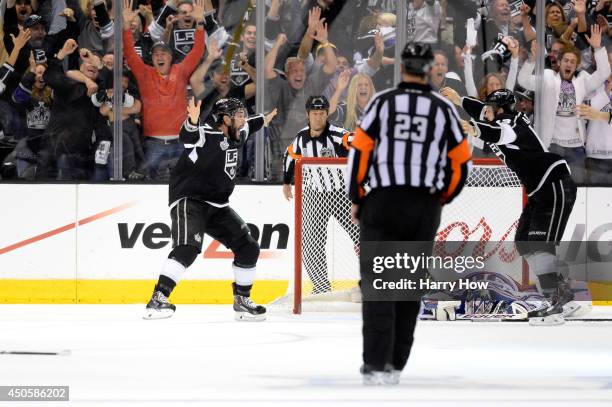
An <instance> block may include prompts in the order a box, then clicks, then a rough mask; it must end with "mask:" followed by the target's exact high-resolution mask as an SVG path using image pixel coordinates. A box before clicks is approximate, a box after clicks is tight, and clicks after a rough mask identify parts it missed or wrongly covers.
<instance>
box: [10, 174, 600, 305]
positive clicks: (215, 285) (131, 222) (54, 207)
mask: <svg viewBox="0 0 612 407" xmlns="http://www.w3.org/2000/svg"><path fill="white" fill-rule="evenodd" d="M483 193H488V194H493V200H495V199H501V198H502V196H503V195H502V193H501V191H488V190H484V189H483V188H478V189H477V191H470V190H469V189H466V191H465V195H466V197H467V196H468V195H469V194H477V195H476V196H482V194H483ZM167 194H168V192H167V186H163V185H89V184H83V185H32V184H25V185H17V184H10V185H0V195H1V196H3V197H10V198H9V199H4V200H3V203H2V210H1V211H0V224H1V225H3V232H2V234H0V302H3V303H138V302H145V301H146V300H147V297H148V296H149V295H150V292H151V289H152V287H153V285H154V282H155V280H156V279H157V276H158V275H159V272H160V268H161V264H162V262H163V261H164V259H165V258H166V257H167V255H168V252H169V251H170V249H171V239H170V226H169V225H170V216H169V210H168V206H167ZM503 201H505V200H503ZM458 202H460V201H458ZM231 205H232V207H233V208H234V209H235V210H236V211H237V212H238V213H239V214H240V215H241V216H242V218H243V219H244V220H245V221H246V222H247V223H249V224H250V225H251V230H252V231H254V233H255V235H257V236H256V237H257V238H258V241H259V242H260V245H261V247H262V251H261V257H260V260H259V262H258V271H257V284H256V285H255V287H254V297H255V299H257V300H258V301H270V300H272V299H274V298H277V297H279V296H281V295H283V294H284V293H285V292H286V287H287V281H288V280H289V278H290V276H291V273H293V259H294V250H293V222H294V214H293V210H294V205H293V202H287V201H286V200H285V199H284V198H283V196H282V189H281V186H252V185H248V186H246V185H245V186H237V187H236V190H235V192H234V194H233V195H232V198H231ZM462 207H463V206H462ZM468 207H469V206H468ZM451 209H452V208H450V207H449V208H447V211H448V212H449V213H451V212H452V213H453V215H452V216H450V217H451V218H452V219H448V218H449V216H448V215H446V216H445V217H443V223H442V225H441V229H442V228H444V227H445V226H448V224H449V223H451V222H457V221H461V222H465V223H466V224H468V226H469V227H470V228H476V226H477V225H476V224H475V222H477V220H478V219H477V218H475V217H474V216H473V213H470V211H465V210H460V211H458V212H456V211H452V210H451ZM494 209H496V210H499V208H494ZM611 209H612V188H589V189H585V188H581V189H579V192H578V199H577V201H576V206H575V208H574V211H573V213H572V216H571V217H570V220H569V223H568V227H567V228H566V232H565V235H564V240H570V239H572V240H579V241H584V240H586V239H587V237H588V239H589V240H598V241H599V242H600V244H599V245H598V251H599V256H600V257H601V256H604V255H606V254H607V255H608V257H610V256H609V254H610V251H611V248H610V245H609V242H610V241H611V240H612V210H611ZM517 213H518V212H517ZM587 214H588V216H587ZM510 217H512V216H510ZM496 219H497V220H496ZM510 221H511V219H509V216H508V214H507V213H504V216H494V217H493V216H489V217H488V218H487V222H488V224H489V226H490V227H491V228H493V229H494V230H499V231H505V230H507V228H508V223H509V222H510ZM231 258H232V254H231V252H229V251H227V250H226V249H225V248H224V247H223V246H221V245H219V244H218V242H215V241H213V240H212V239H210V238H209V237H208V236H207V237H206V238H205V239H204V242H203V249H202V254H201V255H200V256H199V257H198V259H197V260H196V262H195V263H194V265H193V266H192V267H190V269H189V270H188V272H187V273H186V275H185V277H184V279H183V280H182V282H181V284H179V286H178V288H177V290H176V292H175V293H173V301H176V302H177V303H227V302H229V301H230V300H231V289H230V283H231V281H232V280H233V274H232V271H231V265H230V264H231V261H230V259H231ZM587 267H588V268H589V275H590V276H596V278H593V277H591V278H590V279H592V280H593V279H595V280H597V281H599V282H601V283H604V284H603V285H600V286H599V288H598V290H600V291H602V292H603V293H604V297H605V296H606V295H607V293H608V292H609V291H610V290H609V289H608V288H607V286H608V285H607V284H605V283H606V282H612V276H610V274H611V272H610V270H612V267H610V263H592V264H587ZM602 287H603V288H602ZM602 298H603V297H602ZM608 298H612V296H610V295H608Z"/></svg>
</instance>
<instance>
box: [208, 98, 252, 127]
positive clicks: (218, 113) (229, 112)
mask: <svg viewBox="0 0 612 407" xmlns="http://www.w3.org/2000/svg"><path fill="white" fill-rule="evenodd" d="M238 110H244V112H245V113H246V108H245V107H244V104H243V103H242V102H241V101H240V99H236V98H222V99H219V100H217V101H216V102H215V104H214V105H213V108H212V110H211V112H210V113H211V114H212V116H213V119H214V121H215V122H216V123H220V122H221V120H222V119H223V116H230V117H231V116H233V115H234V114H235V113H236V112H237V111H238Z"/></svg>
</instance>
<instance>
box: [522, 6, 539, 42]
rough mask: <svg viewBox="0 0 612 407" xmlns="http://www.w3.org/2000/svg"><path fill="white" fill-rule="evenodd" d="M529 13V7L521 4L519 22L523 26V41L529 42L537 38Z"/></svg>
mask: <svg viewBox="0 0 612 407" xmlns="http://www.w3.org/2000/svg"><path fill="white" fill-rule="evenodd" d="M530 12H531V7H529V6H528V5H527V4H523V5H522V6H521V21H522V23H523V24H522V25H523V34H524V35H525V41H527V42H529V41H532V40H535V39H536V38H537V35H536V32H535V29H534V28H533V26H532V25H531V18H530V17H529V13H530Z"/></svg>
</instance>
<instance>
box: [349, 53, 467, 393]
mask: <svg viewBox="0 0 612 407" xmlns="http://www.w3.org/2000/svg"><path fill="white" fill-rule="evenodd" d="M432 64H433V53H432V50H431V48H430V46H429V45H425V44H415V43H409V44H407V45H406V47H405V48H404V50H403V52H402V79H403V82H402V83H400V84H399V85H398V86H397V87H396V88H392V89H388V90H385V91H382V92H380V93H378V94H376V95H375V96H374V98H373V99H372V101H370V104H369V106H367V107H366V110H365V113H364V116H363V117H362V119H361V123H360V125H359V127H358V128H357V130H356V134H355V138H354V139H353V141H352V143H351V148H350V152H349V159H348V168H347V172H346V177H347V187H348V194H349V198H350V200H351V201H352V208H351V215H352V217H353V221H354V222H359V227H360V244H361V254H362V256H363V254H364V243H365V242H380V241H413V242H416V241H420V242H430V241H433V240H434V237H435V234H436V231H437V229H438V227H439V226H440V216H441V212H442V206H443V205H444V204H447V203H449V202H451V201H452V200H453V199H454V198H455V197H456V196H457V195H458V194H459V192H460V191H461V189H462V188H463V185H464V183H465V180H466V178H467V174H468V170H469V167H470V166H471V154H470V148H469V145H468V142H467V139H466V137H465V135H464V133H463V130H462V128H461V126H460V122H459V116H458V114H457V111H456V110H455V107H454V106H453V105H452V104H451V103H449V102H448V101H447V100H446V99H444V98H443V97H442V96H441V95H439V94H438V93H436V92H434V91H432V88H431V86H430V85H429V84H428V82H427V74H428V72H429V69H430V68H431V66H432ZM366 182H367V183H368V184H369V187H370V191H369V192H368V193H367V194H366V191H365V189H364V185H365V184H366ZM368 264H369V263H367V262H365V261H363V258H362V262H361V266H360V272H361V279H362V289H364V284H368V282H371V281H373V276H374V274H373V270H372V266H371V264H370V265H369V266H368ZM377 276H380V275H377ZM368 288H369V287H368ZM365 292H366V291H365V290H364V294H365ZM419 306H420V302H419V301H368V298H367V296H365V295H364V302H363V307H362V312H363V362H364V365H363V367H362V374H363V380H364V384H369V385H371V384H385V383H386V384H397V383H398V382H399V375H400V373H401V371H402V369H403V368H404V366H405V365H406V362H407V360H408V356H409V354H410V348H411V347H412V341H413V333H414V328H415V325H416V320H417V316H418V313H419Z"/></svg>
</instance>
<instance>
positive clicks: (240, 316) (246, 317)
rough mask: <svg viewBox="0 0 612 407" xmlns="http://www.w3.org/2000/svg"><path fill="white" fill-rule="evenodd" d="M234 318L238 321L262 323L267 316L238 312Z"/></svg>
mask: <svg viewBox="0 0 612 407" xmlns="http://www.w3.org/2000/svg"><path fill="white" fill-rule="evenodd" d="M234 318H235V319H236V321H246V322H261V321H265V320H266V314H260V315H253V314H249V313H248V312H236V315H235V316H234Z"/></svg>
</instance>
